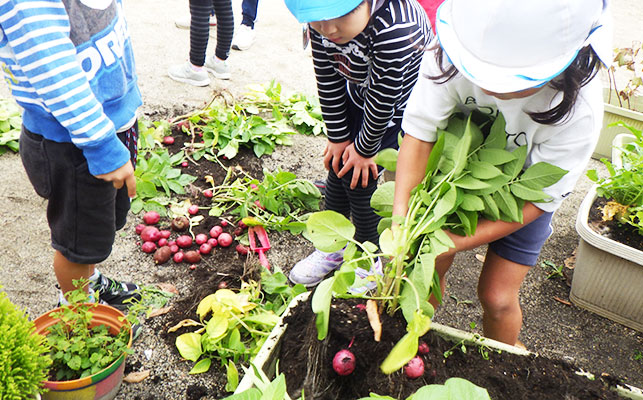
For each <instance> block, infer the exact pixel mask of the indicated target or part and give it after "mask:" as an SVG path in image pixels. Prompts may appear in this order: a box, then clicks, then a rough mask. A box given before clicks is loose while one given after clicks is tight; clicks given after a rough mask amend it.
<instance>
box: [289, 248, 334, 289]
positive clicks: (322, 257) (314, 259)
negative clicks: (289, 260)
mask: <svg viewBox="0 0 643 400" xmlns="http://www.w3.org/2000/svg"><path fill="white" fill-rule="evenodd" d="M343 262H344V250H340V251H336V252H334V253H325V252H323V251H320V250H315V251H314V252H313V253H312V254H310V255H309V256H308V257H306V258H304V259H303V260H301V261H299V262H298V263H297V264H295V266H294V267H293V268H292V270H291V271H290V275H289V276H288V278H290V281H291V282H293V283H295V284H297V283H301V284H302V285H304V286H306V287H311V286H315V285H317V284H318V283H319V282H321V281H322V280H323V279H324V277H325V276H326V275H328V273H329V272H332V271H334V270H336V269H338V268H339V267H340V266H341V265H342V263H343Z"/></svg>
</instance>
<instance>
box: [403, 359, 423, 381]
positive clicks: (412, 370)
mask: <svg viewBox="0 0 643 400" xmlns="http://www.w3.org/2000/svg"><path fill="white" fill-rule="evenodd" d="M404 373H405V374H406V376H407V377H409V378H411V379H415V378H419V377H421V376H422V375H423V374H424V360H422V358H421V357H420V356H415V357H413V358H412V359H411V361H409V362H408V363H407V364H406V365H405V366H404Z"/></svg>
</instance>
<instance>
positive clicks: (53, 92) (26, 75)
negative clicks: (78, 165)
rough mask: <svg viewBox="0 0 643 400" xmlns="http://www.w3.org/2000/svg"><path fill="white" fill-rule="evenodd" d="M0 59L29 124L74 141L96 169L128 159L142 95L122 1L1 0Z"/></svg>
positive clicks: (54, 136) (109, 168)
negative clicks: (127, 136)
mask: <svg viewBox="0 0 643 400" xmlns="http://www.w3.org/2000/svg"><path fill="white" fill-rule="evenodd" d="M0 63H1V65H2V70H3V72H4V76H5V80H6V82H7V84H8V85H9V88H10V90H11V93H12V94H13V96H14V97H15V99H16V101H17V102H18V104H20V105H21V106H22V107H23V108H24V112H23V124H24V125H25V127H26V128H27V129H28V130H30V131H32V132H34V133H38V134H40V135H43V136H44V137H45V138H47V139H49V140H53V141H56V142H72V143H74V145H76V146H77V147H78V148H80V149H81V150H82V152H83V155H84V156H85V158H86V159H87V163H88V166H89V172H90V173H91V174H93V175H100V174H105V173H108V172H112V171H114V170H115V169H117V168H119V167H121V166H122V165H124V164H125V163H126V162H127V161H128V160H129V157H130V155H129V152H128V150H127V149H126V148H125V146H124V145H123V143H122V142H121V141H120V140H119V139H118V137H117V135H116V131H117V130H120V129H123V128H127V127H129V125H131V123H132V122H133V121H134V120H135V118H136V110H137V108H138V107H139V106H140V105H141V94H140V92H139V89H138V86H137V84H136V71H135V66H134V57H133V52H132V45H131V40H130V37H129V32H128V30H127V24H126V22H125V19H124V17H123V12H122V7H121V1H120V0H0Z"/></svg>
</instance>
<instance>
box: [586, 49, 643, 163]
mask: <svg viewBox="0 0 643 400" xmlns="http://www.w3.org/2000/svg"><path fill="white" fill-rule="evenodd" d="M607 77H608V80H609V88H605V89H604V93H603V97H604V107H605V111H604V114H603V128H602V129H601V135H600V138H599V140H598V143H597V145H596V149H595V150H594V158H597V159H600V158H601V157H610V156H611V151H612V142H613V140H614V138H615V137H616V135H618V134H619V133H623V132H624V130H623V129H622V128H621V127H619V126H618V125H617V124H616V123H617V122H619V121H623V122H624V123H626V124H628V125H629V126H632V127H634V128H636V129H639V130H640V129H643V96H642V95H641V87H643V50H641V42H640V41H635V42H633V43H632V46H631V47H623V48H616V49H614V61H613V63H612V65H610V66H609V68H608V69H607ZM623 81H624V83H619V82H623Z"/></svg>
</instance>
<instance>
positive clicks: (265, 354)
mask: <svg viewBox="0 0 643 400" xmlns="http://www.w3.org/2000/svg"><path fill="white" fill-rule="evenodd" d="M310 293H311V292H306V293H302V294H300V295H299V296H297V297H295V298H294V299H293V301H292V302H291V303H290V305H289V306H288V309H287V310H286V311H285V312H284V317H285V316H287V315H288V314H289V313H290V310H291V309H292V308H294V307H295V306H297V305H298V304H299V303H300V302H302V301H306V300H307V299H308V297H309V296H310ZM287 327H288V325H287V324H284V323H283V317H282V322H281V323H279V324H277V325H276V326H275V327H274V329H273V330H272V332H271V333H270V336H269V337H268V339H267V340H266V342H265V343H264V345H263V346H262V347H261V349H260V350H259V352H258V353H257V356H256V357H255V358H254V360H253V364H254V365H255V366H256V367H257V368H260V369H261V370H262V371H263V372H264V373H265V374H266V375H267V376H268V377H269V378H270V379H273V378H274V377H275V367H276V363H277V356H278V354H279V350H280V346H281V337H282V335H283V333H284V332H285V331H286V329H287ZM431 331H433V332H435V333H437V334H438V335H440V336H441V337H443V338H444V339H446V340H449V341H451V342H454V343H457V342H460V341H462V340H464V343H465V344H466V345H480V344H484V345H485V346H487V347H489V348H491V349H496V350H500V351H504V352H509V353H513V354H518V355H523V356H526V355H530V354H532V353H530V352H529V351H527V350H524V349H521V348H519V347H516V346H511V345H508V344H506V343H502V342H498V341H496V340H493V339H488V338H484V337H481V336H479V335H474V334H472V333H469V332H465V331H462V330H459V329H455V328H451V327H449V326H445V325H440V324H438V323H435V322H434V323H432V324H431ZM253 386H254V384H253V382H252V377H251V376H249V374H246V375H245V376H244V377H243V379H242V380H241V382H240V383H239V386H238V387H237V390H235V392H234V393H235V394H239V393H241V392H243V391H245V390H247V389H250V388H251V387H253ZM617 392H618V394H619V395H620V396H621V397H623V398H628V399H634V400H643V391H642V390H640V389H638V388H636V387H633V386H629V385H625V386H618V387H617Z"/></svg>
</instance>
